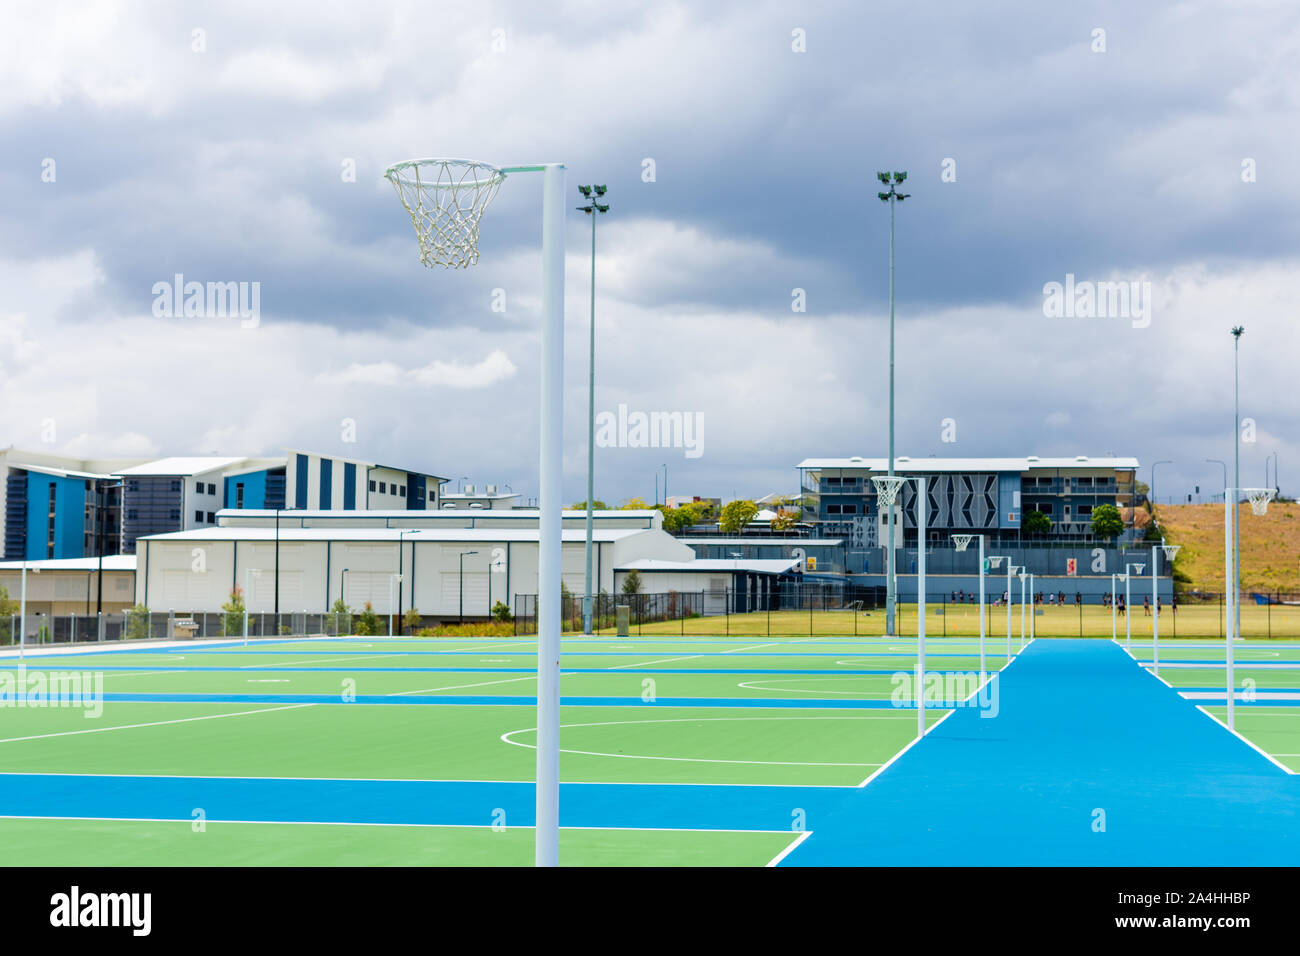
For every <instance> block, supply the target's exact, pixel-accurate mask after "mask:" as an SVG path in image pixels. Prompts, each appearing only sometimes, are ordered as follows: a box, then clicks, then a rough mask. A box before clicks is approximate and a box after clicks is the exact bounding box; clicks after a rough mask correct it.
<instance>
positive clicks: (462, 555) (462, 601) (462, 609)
mask: <svg viewBox="0 0 1300 956" xmlns="http://www.w3.org/2000/svg"><path fill="white" fill-rule="evenodd" d="M470 554H478V552H477V551H462V552H461V553H460V576H459V580H458V581H457V582H456V584H457V588H458V589H459V591H460V610H459V611H458V612H457V616H458V617H460V619H461V620H462V621H464V619H465V556H466V555H470Z"/></svg>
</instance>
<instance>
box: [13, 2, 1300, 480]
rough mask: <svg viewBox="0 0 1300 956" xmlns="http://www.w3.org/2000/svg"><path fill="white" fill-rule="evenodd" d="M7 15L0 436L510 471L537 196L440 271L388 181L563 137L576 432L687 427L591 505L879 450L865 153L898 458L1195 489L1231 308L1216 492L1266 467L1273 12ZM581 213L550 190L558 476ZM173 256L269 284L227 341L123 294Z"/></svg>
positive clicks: (163, 10)
mask: <svg viewBox="0 0 1300 956" xmlns="http://www.w3.org/2000/svg"><path fill="white" fill-rule="evenodd" d="M1135 6H1136V7H1140V8H1141V9H1134V7H1135ZM541 7H547V8H552V9H549V10H546V11H543V10H542V9H539V8H541ZM4 16H5V23H4V29H3V31H0V144H3V145H0V195H3V202H2V203H0V445H9V444H13V445H17V446H19V447H44V448H49V449H52V450H55V451H63V452H67V453H73V454H83V455H94V456H101V455H158V456H162V455H174V454H206V453H221V454H230V455H233V454H275V453H279V452H280V451H281V450H282V449H283V448H285V447H286V446H294V447H303V448H310V449H315V450H319V451H321V452H323V453H327V454H339V455H350V456H353V457H359V458H366V459H375V460H379V461H382V462H385V463H392V464H397V465H402V466H408V467H412V468H420V469H427V470H430V471H433V472H435V473H437V474H440V475H446V476H450V477H452V478H453V479H458V478H460V477H461V476H466V477H468V478H469V479H470V480H472V481H475V482H478V483H486V482H496V483H503V484H506V483H508V484H509V485H510V486H511V487H512V488H513V489H514V490H515V491H518V492H521V493H524V494H526V495H533V494H536V461H537V407H538V403H537V393H538V387H539V384H538V379H537V374H536V370H537V357H538V350H539V340H538V334H537V331H536V330H537V326H538V312H537V309H538V302H539V292H540V249H539V243H538V239H539V229H540V226H539V211H540V188H539V187H540V181H539V178H538V177H530V176H524V175H520V176H516V177H511V178H510V180H509V181H508V182H507V183H506V184H505V186H504V187H503V189H502V190H501V193H500V195H499V196H498V198H497V200H496V201H495V203H493V205H492V206H491V208H490V209H489V211H488V212H487V214H486V215H485V217H484V220H483V236H482V242H481V244H480V250H481V253H482V260H481V262H480V264H479V265H478V266H476V267H474V268H473V269H470V270H465V271H444V270H441V269H438V270H436V271H435V270H429V269H425V268H424V267H422V266H421V265H420V263H419V261H418V256H417V249H416V242H415V235H414V231H413V229H412V227H411V224H410V222H409V220H408V219H407V218H406V216H405V213H404V212H403V210H402V208H401V206H400V204H399V203H398V202H397V199H396V197H395V196H394V194H393V190H392V188H391V187H390V186H389V184H388V183H387V182H386V181H385V180H384V179H383V171H384V169H385V167H386V166H388V165H389V164H390V163H392V162H395V161H398V160H402V159H408V158H412V157H417V156H467V157H472V158H475V159H481V160H485V161H487V162H491V163H494V164H498V165H512V164H521V163H535V162H548V161H558V162H564V163H566V164H567V165H568V169H569V190H570V193H571V196H572V198H573V199H574V202H573V203H572V204H571V205H577V204H578V203H577V200H578V198H579V197H578V194H577V191H576V186H577V184H579V183H591V182H603V183H607V184H608V185H609V194H608V200H609V202H610V204H611V205H612V210H611V212H610V213H609V215H608V216H606V217H604V218H603V219H602V220H601V221H600V223H599V230H600V232H599V234H598V253H597V259H596V269H597V278H598V297H597V325H596V334H597V349H598V359H597V394H596V407H597V409H598V411H603V410H611V411H612V410H615V409H617V407H618V406H619V404H620V403H622V404H625V405H626V406H627V407H628V409H629V410H630V411H644V412H652V411H667V412H682V413H683V414H689V415H692V416H698V418H697V420H698V421H701V422H702V428H703V431H702V438H703V443H702V446H701V448H700V450H701V451H702V454H700V455H699V456H698V457H688V456H687V455H686V453H685V449H639V448H618V447H610V448H600V449H598V451H597V457H596V467H597V480H596V494H597V496H598V497H601V498H604V499H606V500H609V501H611V502H616V501H621V500H623V499H626V498H627V497H629V496H631V495H640V496H642V497H645V498H646V499H647V500H648V499H650V498H651V497H652V496H653V494H654V481H655V478H654V475H655V470H656V469H661V468H662V466H664V465H665V464H666V465H667V469H668V482H669V491H670V492H671V493H673V494H685V493H694V494H700V495H709V496H721V497H724V498H729V497H731V496H733V495H741V496H757V495H761V494H764V493H767V492H769V491H786V490H794V488H795V487H796V484H797V474H796V472H795V465H796V464H797V463H798V462H799V461H800V460H801V459H803V458H805V457H810V456H838V455H854V454H861V455H866V456H883V455H885V454H886V449H887V445H886V441H887V435H888V424H887V408H888V389H887V382H888V358H887V334H888V241H889V232H888V221H889V216H888V210H887V208H886V207H885V206H883V205H882V204H881V203H880V202H879V201H878V200H877V198H876V192H877V189H878V184H877V183H876V181H875V172H876V171H877V170H882V169H899V170H907V171H908V172H909V179H908V182H907V185H906V188H907V190H908V191H909V192H910V193H911V198H910V199H909V200H908V201H907V202H905V203H904V204H902V205H901V206H900V207H899V208H898V220H897V246H898V263H897V290H898V299H897V316H898V324H897V335H898V344H897V349H898V351H897V367H898V376H899V384H898V389H897V403H898V413H897V429H898V453H899V454H908V455H911V456H913V457H919V456H924V455H931V454H937V455H961V456H985V455H993V456H1000V455H1022V454H1039V455H1056V454H1061V455H1074V454H1105V453H1108V452H1114V453H1116V454H1119V455H1134V456H1137V457H1138V458H1139V459H1140V460H1141V462H1142V463H1143V469H1142V473H1141V477H1142V479H1143V480H1149V465H1150V463H1151V462H1153V461H1156V460H1159V459H1170V460H1172V462H1173V464H1171V465H1165V466H1161V468H1160V471H1159V473H1158V476H1157V489H1156V490H1157V493H1158V495H1159V496H1160V497H1161V498H1165V497H1168V496H1170V495H1174V494H1186V493H1188V492H1191V491H1192V489H1193V486H1194V485H1198V484H1199V485H1200V486H1201V490H1202V493H1203V494H1208V493H1211V492H1217V491H1218V490H1219V489H1220V488H1221V487H1222V481H1223V479H1222V471H1221V469H1220V468H1219V466H1218V465H1216V464H1207V463H1206V462H1205V459H1207V458H1218V459H1227V460H1228V461H1229V463H1231V458H1232V452H1233V443H1232V434H1233V420H1232V404H1231V403H1232V349H1231V337H1230V335H1229V331H1228V330H1229V328H1230V327H1231V326H1232V325H1234V324H1238V323H1240V324H1243V325H1245V327H1246V330H1247V331H1246V334H1245V336H1244V337H1243V339H1242V341H1241V369H1242V374H1241V410H1242V415H1243V416H1244V417H1249V418H1251V419H1253V421H1254V423H1255V430H1254V434H1253V435H1252V436H1248V437H1253V438H1254V439H1255V440H1254V441H1250V442H1245V443H1243V444H1242V446H1241V463H1242V483H1243V484H1247V485H1260V484H1263V482H1264V478H1265V459H1266V458H1267V457H1268V456H1271V455H1272V454H1273V453H1274V452H1276V453H1277V456H1278V463H1279V469H1278V472H1279V477H1281V476H1285V477H1281V482H1280V483H1281V485H1282V489H1283V491H1284V492H1288V493H1292V494H1294V493H1296V492H1297V491H1300V478H1298V476H1300V443H1298V442H1297V431H1298V429H1300V399H1298V398H1297V396H1296V391H1295V381H1296V373H1297V364H1298V359H1300V333H1298V332H1297V331H1296V323H1295V321H1294V318H1295V312H1296V303H1297V300H1298V295H1297V294H1298V293H1300V269H1298V268H1297V265H1298V264H1300V177H1298V176H1297V174H1296V172H1295V157H1296V156H1297V155H1298V154H1300V121H1298V120H1297V109H1298V108H1300V8H1297V7H1296V6H1295V4H1294V3H1290V2H1285V0H1280V2H1269V0H1255V2H1252V0H1231V2H1186V3H1164V4H1141V5H1134V4H1131V3H1092V4H1071V5H1068V8H1065V5H1062V9H1060V10H1053V9H1045V8H1044V5H1043V4H1041V3H1035V2H1028V0H1026V2H1022V3H1005V4H1000V5H998V6H997V8H996V11H993V10H991V9H990V8H988V7H987V5H972V4H968V3H961V2H950V3H932V2H918V3H912V4H898V5H892V6H889V7H883V8H880V7H877V8H874V9H868V8H867V5H865V4H862V3H860V2H842V3H841V2H822V3H808V2H800V3H774V2H766V3H765V2H758V0H744V2H734V3H733V2H726V0H709V2H707V3H706V2H703V0H697V2H695V3H665V2H662V0H656V2H646V3H640V2H626V0H625V2H620V3H617V4H612V3H608V2H595V0H591V2H570V3H558V4H545V5H542V4H535V3H524V2H518V3H499V2H498V3H474V4H470V3H460V4H444V3H436V4H435V3H428V2H426V3H396V4H391V3H383V2H377V3H371V4H365V5H358V4H346V3H326V2H314V3H310V4H298V3H292V2H290V3H282V4H267V3H263V2H258V3H251V2H250V3H242V2H232V3H223V4H221V5H220V6H219V7H218V6H217V5H210V4H203V3H184V2H182V3H176V2H168V3H162V2H159V3H143V2H131V3H126V2H122V3H114V2H101V3H97V4H94V5H86V4H75V3H66V4H65V3H58V2H54V3H51V2H42V3H29V2H21V0H20V2H11V3H9V4H6V6H5V13H4ZM353 170H354V171H355V175H350V174H349V173H350V171H353ZM647 170H649V171H650V172H647ZM651 173H652V175H651ZM589 228H590V227H589V221H588V220H587V219H586V217H584V216H583V215H582V214H581V213H579V212H576V211H574V212H571V213H570V216H569V222H568V234H567V240H568V242H567V251H568V258H567V300H566V311H567V322H566V354H567V371H566V391H565V408H566V419H565V497H566V499H567V500H571V501H576V500H580V499H581V498H583V497H584V496H585V468H586V445H585V442H586V428H585V420H586V407H587V406H586V388H587V384H586V383H587V368H586V332H587V322H588V314H589V313H588V309H589V299H588V281H589V269H590V252H589V242H590V233H589ZM177 273H180V274H182V275H184V277H185V278H186V280H193V281H201V282H209V281H213V282H217V281H220V282H248V283H253V282H256V283H259V284H260V286H259V288H260V318H259V321H258V322H257V323H256V324H255V326H254V327H247V326H250V325H252V323H242V322H240V321H239V320H238V319H232V318H221V317H203V316H191V317H185V316H165V315H164V316H161V317H160V316H157V315H155V308H154V306H155V295H154V292H153V288H154V285H155V283H158V282H171V281H172V277H173V276H174V275H175V274H177ZM1067 275H1072V276H1073V277H1074V281H1075V283H1076V284H1080V285H1082V284H1084V283H1103V282H1123V283H1137V284H1138V285H1137V289H1138V290H1143V289H1146V288H1149V289H1150V296H1151V300H1150V312H1149V322H1148V321H1146V320H1144V319H1142V318H1141V317H1139V318H1132V317H1126V316H1122V315H1121V316H1115V315H1110V316H1098V315H1092V316H1083V315H1074V316H1069V317H1060V318H1057V317H1049V316H1048V315H1046V314H1045V308H1044V300H1045V296H1044V286H1045V285H1046V284H1047V283H1051V282H1060V283H1065V282H1066V277H1067ZM494 290H502V291H501V292H500V293H496V292H494ZM795 290H803V291H802V295H801V296H800V295H797V294H796V292H795ZM502 295H503V296H504V299H503V301H504V303H505V309H504V311H500V310H499V309H494V307H493V306H494V303H495V304H497V305H499V304H500V302H501V301H502ZM800 299H802V301H803V302H804V306H805V310H804V311H796V310H795V306H796V304H797V302H798V301H799V300H800ZM945 419H952V420H953V422H954V423H955V437H956V439H957V440H956V441H955V442H945V441H944V440H943V438H944V430H943V422H944V420H945ZM345 420H350V421H353V422H355V425H356V441H355V442H354V443H349V442H347V441H345V429H344V427H343V425H342V423H343V422H344V421H345ZM952 432H953V429H952V428H950V429H949V434H948V436H947V437H953V434H952ZM1270 483H1271V477H1270Z"/></svg>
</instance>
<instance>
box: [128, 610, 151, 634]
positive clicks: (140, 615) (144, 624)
mask: <svg viewBox="0 0 1300 956" xmlns="http://www.w3.org/2000/svg"><path fill="white" fill-rule="evenodd" d="M149 622H150V614H149V608H147V607H146V606H145V605H143V604H137V605H136V606H135V607H133V608H131V610H129V611H127V612H126V636H127V639H128V640H136V641H139V640H144V639H145V638H147V637H150V636H151V635H150V633H149Z"/></svg>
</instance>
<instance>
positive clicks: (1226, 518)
mask: <svg viewBox="0 0 1300 956" xmlns="http://www.w3.org/2000/svg"><path fill="white" fill-rule="evenodd" d="M1228 490H1229V489H1226V488H1225V489H1224V491H1223V577H1224V580H1223V602H1224V615H1225V620H1224V624H1225V625H1226V626H1225V627H1224V629H1223V634H1224V638H1225V639H1226V641H1227V644H1226V646H1225V648H1224V665H1225V667H1226V676H1227V683H1228V687H1227V690H1228V729H1229V730H1232V729H1233V728H1234V725H1235V723H1236V707H1235V697H1236V694H1235V693H1234V689H1235V687H1236V678H1235V677H1234V676H1233V673H1232V654H1233V646H1232V645H1233V641H1232V634H1233V623H1234V622H1233V610H1234V608H1233V606H1232V575H1233V567H1232V520H1233V518H1235V517H1236V515H1235V514H1234V513H1233V512H1234V511H1235V510H1236V509H1234V508H1233V507H1232V500H1233V499H1235V498H1236V497H1237V489H1235V488H1233V489H1231V491H1232V495H1231V496H1229V494H1228Z"/></svg>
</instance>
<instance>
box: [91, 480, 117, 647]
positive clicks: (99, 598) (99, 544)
mask: <svg viewBox="0 0 1300 956" xmlns="http://www.w3.org/2000/svg"><path fill="white" fill-rule="evenodd" d="M121 487H122V482H120V481H119V482H118V483H117V484H114V485H105V486H104V487H103V488H102V489H101V494H102V496H103V497H102V498H101V500H102V501H103V502H104V503H103V505H102V506H101V507H99V508H96V509H95V523H96V524H97V525H98V533H97V534H96V535H95V551H96V553H97V555H98V557H99V569H98V570H99V574H98V578H97V579H96V582H95V621H96V627H98V626H99V618H100V615H101V614H103V613H104V511H105V510H106V509H107V507H108V496H107V494H108V492H110V491H112V490H113V489H114V488H118V489H120V488H121ZM121 510H122V509H121V505H120V502H119V507H118V512H119V515H120V512H121ZM118 525H119V527H120V526H121V518H120V517H119V518H118Z"/></svg>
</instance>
